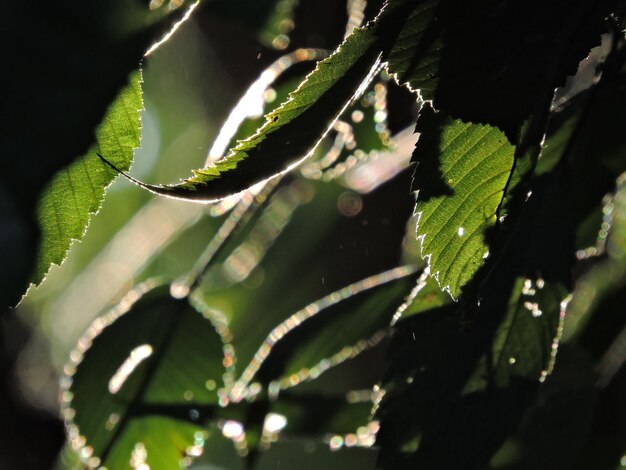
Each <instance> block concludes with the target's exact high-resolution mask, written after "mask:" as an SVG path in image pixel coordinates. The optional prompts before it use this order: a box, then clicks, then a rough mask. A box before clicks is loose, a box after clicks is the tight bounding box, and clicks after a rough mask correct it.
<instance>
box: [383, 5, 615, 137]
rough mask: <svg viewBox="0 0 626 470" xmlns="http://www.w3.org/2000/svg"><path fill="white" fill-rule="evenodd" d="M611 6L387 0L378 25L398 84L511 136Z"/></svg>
mask: <svg viewBox="0 0 626 470" xmlns="http://www.w3.org/2000/svg"><path fill="white" fill-rule="evenodd" d="M609 12H610V6H609V5H607V4H605V3H604V2H593V1H581V2H577V3H576V5H572V4H571V3H568V2H560V1H553V2H544V1H542V0H532V1H531V2H530V3H528V2H526V3H525V4H524V5H522V4H519V3H516V2H505V3H502V2H497V1H478V0H470V1H466V2H456V1H454V0H421V1H417V2H416V1H411V0H390V1H389V2H388V5H387V6H386V8H385V9H384V10H383V13H382V14H381V18H380V19H379V21H378V25H379V29H380V30H381V32H382V33H383V34H386V35H387V36H388V37H392V38H393V40H394V42H393V43H392V44H390V45H386V48H385V51H386V54H385V57H384V59H385V60H387V61H388V70H389V72H390V73H392V74H394V75H395V76H396V78H397V80H398V81H399V82H400V83H401V84H406V85H408V86H409V87H410V88H411V89H412V90H414V91H416V92H419V94H420V95H421V97H422V98H423V99H425V100H433V106H434V108H435V109H437V110H439V111H442V112H444V113H445V114H448V115H450V116H452V117H453V118H456V119H461V120H463V121H465V122H474V123H483V124H489V125H491V126H496V127H498V128H499V129H501V130H502V131H503V132H504V133H505V134H506V135H507V137H509V140H511V141H512V142H514V141H515V140H516V138H517V135H518V133H519V131H520V129H521V128H522V126H523V125H524V123H525V122H526V121H527V119H528V118H529V117H530V116H531V115H532V114H533V113H535V112H537V110H538V107H544V106H545V105H547V104H548V103H549V101H550V99H551V96H552V92H553V90H554V88H555V87H556V86H559V85H560V84H562V83H563V82H564V80H565V78H566V76H567V75H568V74H571V73H573V72H575V70H576V67H577V65H578V62H579V61H580V60H581V59H583V58H584V57H585V56H586V54H587V53H588V52H589V49H591V47H592V46H594V45H596V44H597V43H598V41H599V34H600V32H601V28H602V20H603V19H604V17H605V16H606V15H607V14H608V13H609ZM548 25H549V26H548ZM555 58H556V59H555Z"/></svg>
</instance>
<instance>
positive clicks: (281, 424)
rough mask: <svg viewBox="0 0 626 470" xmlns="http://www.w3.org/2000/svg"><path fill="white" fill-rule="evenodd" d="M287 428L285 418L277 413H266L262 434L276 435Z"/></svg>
mask: <svg viewBox="0 0 626 470" xmlns="http://www.w3.org/2000/svg"><path fill="white" fill-rule="evenodd" d="M285 426H287V417H285V416H283V415H281V414H278V413H268V414H267V415H266V416H265V422H264V423H263V432H268V433H271V434H276V433H278V432H280V431H282V430H283V429H284V428H285Z"/></svg>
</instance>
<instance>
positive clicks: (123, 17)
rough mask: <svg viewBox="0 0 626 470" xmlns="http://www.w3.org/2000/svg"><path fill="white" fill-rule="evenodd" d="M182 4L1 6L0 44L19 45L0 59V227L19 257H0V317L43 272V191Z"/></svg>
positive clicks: (88, 137) (125, 1) (86, 142)
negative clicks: (0, 86)
mask: <svg viewBox="0 0 626 470" xmlns="http://www.w3.org/2000/svg"><path fill="white" fill-rule="evenodd" d="M180 6H181V8H177V9H173V10H172V9H171V8H168V4H165V3H164V4H163V6H161V7H158V8H152V9H151V8H150V7H149V5H148V2H136V1H131V0H114V1H96V2H92V3H90V4H89V5H86V4H85V5H77V4H75V3H74V2H68V1H62V2H59V3H56V4H54V5H52V4H47V3H46V4H42V3H40V2H33V1H26V2H13V3H10V4H7V5H5V9H4V14H3V15H2V17H1V18H0V39H1V40H2V42H4V43H5V44H9V43H11V44H20V47H19V48H8V49H7V50H6V51H5V52H4V54H3V63H4V64H5V66H6V68H7V69H10V70H12V71H13V72H12V73H11V74H9V75H7V77H6V78H7V80H8V82H7V84H6V86H5V88H4V89H5V90H10V91H8V92H6V93H5V96H4V97H3V109H4V111H5V113H6V115H7V116H10V117H11V118H10V119H7V120H6V122H5V125H4V126H3V127H2V131H1V132H2V142H3V149H4V152H5V154H6V155H5V157H4V158H3V161H5V165H4V168H3V171H2V175H1V177H0V195H1V196H0V197H1V198H2V199H3V202H2V205H3V207H5V206H6V207H7V210H6V211H4V210H3V211H2V213H0V218H1V221H0V225H2V226H6V227H11V229H7V232H6V233H5V234H3V236H6V237H7V238H9V239H10V241H13V243H12V244H11V246H15V253H16V254H18V256H16V257H13V255H12V254H11V255H9V254H5V255H3V256H2V258H1V259H0V265H1V266H2V275H1V281H2V282H1V287H0V309H1V310H2V311H4V310H5V308H6V307H8V306H13V305H15V304H16V303H17V302H18V301H19V299H20V298H21V296H22V294H23V293H24V291H25V290H26V288H27V287H28V285H29V282H30V281H31V280H32V279H33V278H34V279H35V280H37V279H39V278H40V277H41V275H42V272H45V270H46V269H47V268H45V267H43V266H42V265H41V264H40V265H39V267H36V265H37V263H39V261H38V260H37V257H38V253H37V249H38V246H39V245H40V243H39V236H40V228H39V226H38V216H37V210H38V207H39V202H40V197H41V194H42V192H43V191H44V189H45V188H46V187H47V186H48V184H49V183H50V180H51V179H52V178H53V177H54V176H55V175H56V174H57V173H59V172H60V171H62V170H63V168H64V167H66V166H67V165H68V164H70V163H71V162H72V161H74V160H75V159H76V158H77V157H79V156H81V155H85V153H86V152H87V151H88V149H89V148H90V147H91V146H92V145H93V142H94V131H95V128H96V126H97V125H98V124H99V123H100V122H101V121H102V119H103V117H104V115H105V112H106V110H107V107H108V106H109V105H110V104H111V102H113V100H114V99H115V97H116V96H117V95H118V93H119V92H120V90H121V89H122V88H123V87H124V86H125V85H127V84H128V76H129V74H130V73H131V72H132V71H133V70H137V68H138V67H139V64H140V61H141V60H142V58H143V55H144V53H145V52H146V50H147V49H148V48H149V47H150V46H151V45H152V44H153V43H154V42H155V41H156V40H158V39H160V38H162V37H163V35H164V34H165V33H166V32H167V31H168V30H169V29H170V27H171V26H172V24H173V23H174V22H175V21H177V20H180V19H181V16H182V15H183V14H184V13H185V8H183V6H186V2H182V4H181V5H180ZM33 142H37V145H32V143H33ZM14 231H15V232H19V233H20V234H21V235H20V236H19V238H14V237H13V233H14ZM7 241H9V240H7ZM58 257H59V254H58V253H57V254H56V255H54V256H51V257H50V261H52V260H53V259H57V258H58ZM34 270H37V272H36V273H35V275H34V276H33V271H34ZM5 279H6V280H7V281H8V282H4V281H5Z"/></svg>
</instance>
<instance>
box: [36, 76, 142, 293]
mask: <svg viewBox="0 0 626 470" xmlns="http://www.w3.org/2000/svg"><path fill="white" fill-rule="evenodd" d="M142 107H143V102H142V98H141V72H139V71H137V72H133V73H132V74H131V78H130V84H129V85H128V86H126V87H125V88H124V89H122V90H121V91H120V93H119V95H118V96H117V98H116V99H115V101H114V102H113V103H112V104H111V106H110V107H109V109H108V111H107V114H106V115H105V116H104V119H103V121H102V123H100V125H99V126H98V128H97V129H96V143H95V144H94V146H93V147H92V148H91V149H90V150H89V152H88V153H87V154H86V155H83V156H82V157H79V158H78V159H77V160H76V161H75V162H74V163H72V164H71V165H70V166H69V167H67V168H66V169H65V170H63V171H61V172H59V173H58V174H57V175H56V176H55V177H54V179H53V180H52V181H51V182H50V184H49V186H48V187H47V188H46V190H45V192H44V193H43V194H42V196H41V200H40V202H39V209H38V219H39V225H40V227H41V239H40V241H39V245H40V246H39V250H38V253H39V257H38V259H37V266H36V268H35V272H34V274H33V277H32V279H31V281H32V283H33V284H35V285H38V284H39V283H40V282H41V281H42V280H43V279H44V277H45V275H46V273H47V272H48V269H49V268H50V266H51V265H53V264H56V265H59V264H61V262H62V261H63V260H64V259H65V255H66V254H67V251H68V250H69V248H70V244H71V242H72V240H80V239H81V238H82V237H83V235H84V233H85V230H87V226H88V225H89V220H90V218H91V215H93V214H95V213H96V211H97V210H98V209H99V208H100V204H101V203H102V200H103V198H104V193H105V189H106V187H107V186H108V185H109V184H111V182H112V181H113V180H114V179H115V177H116V176H117V174H116V173H115V172H114V171H112V170H111V169H110V168H109V167H108V166H106V165H105V164H104V163H103V162H102V161H101V160H100V159H99V158H98V157H97V155H96V153H101V154H102V155H104V156H105V157H106V158H107V159H109V160H110V161H112V162H114V163H115V165H116V166H117V167H118V168H120V169H122V170H124V171H126V170H128V169H129V168H130V165H131V162H132V160H133V149H135V148H136V147H138V146H139V143H140V117H139V111H140V110H141V109H142Z"/></svg>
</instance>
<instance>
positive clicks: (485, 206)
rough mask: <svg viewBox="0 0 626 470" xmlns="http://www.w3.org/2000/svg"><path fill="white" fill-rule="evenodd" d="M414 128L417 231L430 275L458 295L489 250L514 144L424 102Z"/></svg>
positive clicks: (491, 130)
mask: <svg viewBox="0 0 626 470" xmlns="http://www.w3.org/2000/svg"><path fill="white" fill-rule="evenodd" d="M417 132H420V133H421V134H422V137H421V138H420V140H419V141H418V143H417V145H416V147H415V151H414V153H413V156H414V159H415V160H416V161H417V168H416V170H415V179H414V182H413V189H415V190H416V191H417V205H416V209H415V211H416V213H417V214H418V219H417V237H418V239H420V241H421V251H422V257H424V258H426V259H427V260H428V264H429V267H430V271H431V275H433V276H434V277H435V278H436V279H437V281H438V282H439V285H440V286H441V288H442V289H445V290H447V291H448V292H450V294H451V295H452V296H453V297H454V298H458V297H459V295H460V294H461V288H462V287H463V286H464V285H465V284H466V283H467V282H468V281H469V280H470V279H472V277H473V276H474V274H475V273H476V272H477V271H478V269H479V268H480V266H481V265H482V263H483V260H484V259H485V258H486V257H487V256H488V255H489V245H488V243H487V240H486V237H487V236H488V231H489V230H490V229H492V228H493V227H494V226H495V224H496V219H497V215H498V214H497V212H498V207H499V206H500V203H501V201H502V197H503V194H504V189H505V187H506V184H507V181H508V178H509V174H510V172H511V169H512V167H513V155H514V152H515V148H514V147H513V145H511V144H510V143H509V141H508V139H507V138H506V136H505V135H504V134H503V133H502V131H500V130H499V129H496V128H493V127H491V126H487V125H480V124H471V123H464V122H462V121H459V120H452V119H446V118H444V117H442V116H441V114H435V113H434V112H433V111H432V110H431V108H429V107H425V108H424V109H423V110H422V114H421V116H420V118H419V121H418V126H417ZM438 158H439V168H437V167H436V166H435V165H436V163H435V162H437V159H438Z"/></svg>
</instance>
